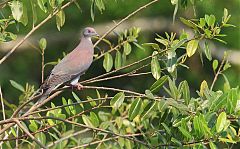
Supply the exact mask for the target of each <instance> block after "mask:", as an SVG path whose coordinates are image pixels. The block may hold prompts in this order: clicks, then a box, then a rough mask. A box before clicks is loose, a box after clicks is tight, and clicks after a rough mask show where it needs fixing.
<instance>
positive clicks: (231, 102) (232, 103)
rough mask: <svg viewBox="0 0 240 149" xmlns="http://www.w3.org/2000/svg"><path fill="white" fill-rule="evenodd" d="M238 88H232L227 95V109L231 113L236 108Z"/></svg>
mask: <svg viewBox="0 0 240 149" xmlns="http://www.w3.org/2000/svg"><path fill="white" fill-rule="evenodd" d="M239 97H240V96H239V91H238V88H232V89H231V90H230V91H229V92H228V96H227V111H228V112H229V113H230V114H232V113H234V112H235V110H236V106H237V102H238V100H239Z"/></svg>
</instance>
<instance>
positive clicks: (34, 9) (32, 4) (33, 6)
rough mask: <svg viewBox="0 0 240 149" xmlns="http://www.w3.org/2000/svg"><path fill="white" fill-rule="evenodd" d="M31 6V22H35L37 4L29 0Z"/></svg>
mask: <svg viewBox="0 0 240 149" xmlns="http://www.w3.org/2000/svg"><path fill="white" fill-rule="evenodd" d="M30 3H31V6H32V17H33V24H35V23H36V22H37V11H36V9H37V4H36V3H34V2H33V1H30Z"/></svg>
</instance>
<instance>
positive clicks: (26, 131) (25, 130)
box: [15, 120, 47, 149]
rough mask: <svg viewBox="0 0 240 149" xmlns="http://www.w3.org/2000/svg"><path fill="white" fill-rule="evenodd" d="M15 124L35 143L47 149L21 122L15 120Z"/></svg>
mask: <svg viewBox="0 0 240 149" xmlns="http://www.w3.org/2000/svg"><path fill="white" fill-rule="evenodd" d="M15 123H16V124H17V125H18V126H19V127H20V128H21V129H22V130H23V131H24V132H25V133H26V134H27V135H28V136H29V137H30V138H32V139H33V141H35V142H36V143H37V144H38V145H39V146H41V147H42V148H44V149H47V147H46V146H44V145H43V144H42V143H41V142H40V141H38V140H37V139H36V138H35V137H34V136H33V135H32V134H31V133H30V132H29V131H28V130H27V129H26V128H25V127H24V126H23V125H22V124H21V123H20V121H19V120H15Z"/></svg>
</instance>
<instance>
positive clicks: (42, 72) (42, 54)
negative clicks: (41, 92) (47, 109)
mask: <svg viewBox="0 0 240 149" xmlns="http://www.w3.org/2000/svg"><path fill="white" fill-rule="evenodd" d="M41 51H42V52H41V56H42V63H41V64H42V71H41V74H42V84H43V81H44V49H42V50H41Z"/></svg>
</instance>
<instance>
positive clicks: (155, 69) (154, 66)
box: [151, 51, 161, 80]
mask: <svg viewBox="0 0 240 149" xmlns="http://www.w3.org/2000/svg"><path fill="white" fill-rule="evenodd" d="M157 54H158V52H157V51H154V52H153V53H152V56H153V57H152V60H151V72H152V75H153V77H154V78H155V79H156V80H158V79H159V78H160V77H161V68H160V65H159V63H158V58H157Z"/></svg>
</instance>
